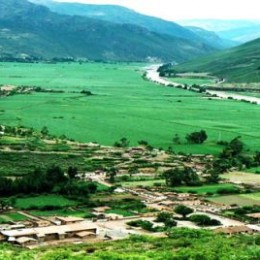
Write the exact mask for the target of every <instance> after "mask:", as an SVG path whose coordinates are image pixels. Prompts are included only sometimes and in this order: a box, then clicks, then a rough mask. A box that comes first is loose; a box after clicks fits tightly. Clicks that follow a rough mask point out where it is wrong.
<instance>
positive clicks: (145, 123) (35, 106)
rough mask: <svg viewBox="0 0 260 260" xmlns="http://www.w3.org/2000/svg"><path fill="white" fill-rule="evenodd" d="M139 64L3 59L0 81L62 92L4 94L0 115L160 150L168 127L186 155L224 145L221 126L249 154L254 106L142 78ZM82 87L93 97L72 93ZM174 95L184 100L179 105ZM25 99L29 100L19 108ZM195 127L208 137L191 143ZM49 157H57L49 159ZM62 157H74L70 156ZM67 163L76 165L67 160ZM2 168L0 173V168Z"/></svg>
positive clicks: (255, 132)
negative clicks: (188, 137)
mask: <svg viewBox="0 0 260 260" xmlns="http://www.w3.org/2000/svg"><path fill="white" fill-rule="evenodd" d="M143 66H144V64H126V63H120V64H104V63H84V64H82V65H79V64H78V63H71V64H67V63H57V64H44V63H38V64H24V63H3V66H2V67H1V71H2V74H1V78H0V84H12V85H18V86H19V85H27V86H35V85H36V86H41V87H42V88H46V89H49V88H50V89H55V90H63V91H64V93H38V92H37V93H34V94H33V95H31V96H30V99H28V97H27V96H25V95H15V96H12V97H8V98H4V102H2V103H1V108H3V109H4V110H5V113H0V120H1V122H2V124H7V125H17V124H18V123H19V122H22V124H23V125H26V126H27V127H34V128H35V129H37V130H38V131H40V130H41V129H42V127H43V126H48V130H49V132H50V133H52V134H54V135H56V136H60V135H62V134H64V133H65V134H66V136H69V137H70V138H73V139H75V140H77V141H82V142H93V141H96V142H98V143H100V144H103V145H113V143H114V141H116V140H119V139H120V138H121V137H123V136H126V137H127V139H128V140H129V141H130V145H131V146H132V145H133V146H134V145H136V144H138V141H139V140H142V139H144V138H145V140H146V141H148V142H149V144H150V145H152V146H153V147H157V148H158V147H163V148H164V149H167V148H168V147H169V146H172V145H173V143H172V137H173V129H174V134H178V135H179V137H180V138H181V140H183V141H182V143H181V144H178V145H173V150H174V152H180V151H181V152H185V153H192V154H194V153H195V154H215V155H216V154H219V152H220V151H221V150H222V149H223V147H221V146H219V145H217V144H216V141H217V138H218V136H219V133H220V132H221V135H222V136H225V140H231V139H232V138H234V137H235V136H237V135H240V136H241V137H242V140H243V142H244V143H245V147H246V149H247V148H249V149H250V150H251V152H253V151H254V150H255V149H256V148H255V147H257V145H259V138H260V135H259V124H260V123H258V122H260V118H259V114H258V106H252V105H248V104H245V103H242V102H234V101H228V100H221V101H219V100H208V99H205V98H204V96H203V95H202V94H199V93H194V92H190V91H186V90H183V89H177V88H159V87H157V86H156V85H155V84H153V83H151V82H148V81H143V80H142V78H141V77H140V74H139V73H138V71H139V70H140V69H141V67H143ZM32 75H33V76H32ZM59 75H62V76H59ZM111 86H112V87H111ZM86 88H87V89H89V90H90V91H92V92H93V93H95V96H90V97H89V98H87V99H86V97H84V96H82V95H80V94H79V93H74V92H75V91H78V92H80V91H81V90H83V89H86ZM180 97H181V100H182V102H181V103H178V102H177V101H178V100H179V99H180ZM25 102H26V104H27V106H24V104H25ZM159 103H160V106H158V104H159ZM220 103H221V108H222V109H221V110H219V105H220ZM173 104H174V106H173ZM151 107H152V108H153V109H152V110H151ZM19 111H22V113H20V112H19ZM118 111H120V113H119V112H118ZM180 111H181V113H180ZM205 111H207V113H205ZM124 115H127V118H126V117H125V116H124ZM60 116H62V117H63V118H60ZM18 117H19V118H20V119H21V120H18ZM101 118H102V121H100V120H101ZM159 118H160V124H158V119H159ZM212 118H214V120H212ZM66 122H70V123H69V124H67V123H66ZM104 125H105V126H106V131H104ZM137 126H138V127H137ZM198 126H201V127H203V129H204V130H205V131H206V132H207V135H208V139H207V141H206V142H205V143H203V144H193V145H190V144H187V143H186V142H184V139H185V135H186V134H187V133H192V132H194V131H196V129H198ZM129 129H131V131H130V130H129ZM22 149H23V146H22ZM251 152H249V153H251ZM27 156H28V157H29V159H28V160H35V159H34V158H35V157H36V156H32V155H27ZM33 157H34V158H33ZM37 158H41V160H37V164H41V165H42V164H45V165H46V164H47V163H48V160H52V163H50V164H49V165H51V164H56V165H60V166H62V165H63V164H64V165H67V166H66V168H67V167H68V164H69V163H68V162H67V161H66V160H64V159H63V158H64V155H61V154H60V155H52V156H50V155H37ZM47 158H48V160H47ZM55 158H56V162H53V161H54V160H55ZM61 160H62V162H61ZM68 160H70V161H72V159H71V158H68ZM0 161H2V153H1V157H0ZM73 161H77V166H78V168H79V170H80V169H84V165H80V163H84V160H83V158H82V157H80V156H79V157H78V158H73ZM79 162H80V163H79ZM18 163H19V164H20V163H22V162H20V161H18ZM1 165H3V166H4V164H2V163H1ZM70 165H75V166H76V164H74V163H72V162H71V163H70ZM1 167H2V166H0V171H1V172H5V171H4V169H3V170H2V168H1ZM14 167H16V165H15V164H14ZM62 167H63V166H62ZM85 167H91V165H85ZM5 169H6V168H5ZM9 171H10V169H9ZM13 172H19V170H17V171H15V170H14V171H13Z"/></svg>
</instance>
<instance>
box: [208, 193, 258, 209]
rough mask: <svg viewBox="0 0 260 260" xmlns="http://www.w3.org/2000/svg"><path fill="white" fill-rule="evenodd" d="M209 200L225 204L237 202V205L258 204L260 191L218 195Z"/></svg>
mask: <svg viewBox="0 0 260 260" xmlns="http://www.w3.org/2000/svg"><path fill="white" fill-rule="evenodd" d="M209 200H210V201H213V202H217V203H224V204H226V205H232V204H237V205H239V206H253V205H260V193H259V192H258V193H250V194H238V195H227V196H219V197H214V198H209Z"/></svg>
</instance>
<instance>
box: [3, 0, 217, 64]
mask: <svg viewBox="0 0 260 260" xmlns="http://www.w3.org/2000/svg"><path fill="white" fill-rule="evenodd" d="M0 46H1V48H0V57H1V58H2V60H3V59H8V58H10V57H16V58H25V57H37V58H40V59H46V58H47V59H50V58H54V57H59V58H60V57H63V58H64V57H72V58H86V59H90V60H117V61H148V60H153V61H154V60H155V61H157V62H158V61H161V60H163V61H172V60H174V61H178V62H180V61H185V60H188V59H191V58H194V57H196V56H200V55H203V54H206V53H209V52H211V51H213V50H214V48H212V47H210V46H207V45H205V44H201V43H198V44H197V45H196V44H194V43H191V42H190V41H188V40H187V39H183V38H178V37H173V36H169V35H163V34H158V33H154V32H151V31H149V30H148V29H146V28H143V27H138V26H136V25H130V24H115V23H111V22H106V21H101V20H96V19H92V18H87V17H82V16H67V15H60V14H57V13H53V12H51V11H50V10H49V9H48V8H46V7H44V6H40V5H35V4H32V3H29V2H28V1H26V0H9V1H0Z"/></svg>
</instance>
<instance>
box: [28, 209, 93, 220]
mask: <svg viewBox="0 0 260 260" xmlns="http://www.w3.org/2000/svg"><path fill="white" fill-rule="evenodd" d="M29 213H30V214H31V215H33V216H39V217H51V216H64V217H80V218H91V217H92V216H93V215H92V214H91V210H90V209H81V210H73V209H70V208H68V209H66V208H65V209H57V210H44V211H43V210H31V211H29Z"/></svg>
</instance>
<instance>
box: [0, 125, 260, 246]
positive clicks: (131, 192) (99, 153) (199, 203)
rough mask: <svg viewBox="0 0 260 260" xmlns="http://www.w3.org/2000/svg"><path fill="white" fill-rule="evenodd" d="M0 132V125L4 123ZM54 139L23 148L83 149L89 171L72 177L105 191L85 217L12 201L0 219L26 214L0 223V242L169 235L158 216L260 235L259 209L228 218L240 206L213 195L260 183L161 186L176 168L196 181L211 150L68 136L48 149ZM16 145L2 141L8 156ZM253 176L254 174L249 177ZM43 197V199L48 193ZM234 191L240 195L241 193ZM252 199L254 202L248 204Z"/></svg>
mask: <svg viewBox="0 0 260 260" xmlns="http://www.w3.org/2000/svg"><path fill="white" fill-rule="evenodd" d="M2 129H3V130H5V128H2ZM24 131H25V130H23V131H19V137H18V138H20V142H23V141H24V140H25V139H26V138H24V137H23V135H24ZM3 133H4V132H3ZM16 138H17V137H16ZM43 140H44V139H43ZM121 141H122V140H121ZM55 142H57V140H56V141H55ZM55 142H54V141H53V140H44V144H45V150H41V151H39V150H38V149H35V150H34V151H28V150H27V149H28V148H27V147H26V145H24V146H23V147H24V148H23V150H22V151H23V153H25V152H28V154H30V155H34V156H43V155H44V156H45V155H49V154H51V156H55V155H59V156H60V155H61V154H62V155H63V154H70V153H71V154H73V156H74V157H76V156H78V157H82V156H84V154H86V151H87V157H86V158H84V160H85V164H90V165H91V168H89V170H87V171H86V170H85V171H84V170H79V171H78V172H77V175H76V176H75V180H77V181H80V182H83V183H95V184H96V185H100V187H103V190H104V191H100V192H98V193H97V194H96V195H91V197H90V200H91V203H92V204H93V205H94V206H92V207H90V209H88V210H90V211H91V212H90V217H88V218H85V217H84V216H83V217H79V216H76V215H73V214H72V215H70V213H66V214H65V215H64V214H62V215H59V211H56V212H55V211H53V214H52V213H51V214H47V215H46V212H45V211H41V212H38V213H37V214H35V212H34V211H30V210H26V209H25V210H23V209H19V208H16V207H15V206H12V207H6V208H5V209H2V210H5V211H4V212H1V214H0V218H3V217H5V215H4V214H8V213H9V212H10V213H11V214H13V213H14V214H20V215H22V216H24V217H25V218H26V219H25V220H15V219H14V220H12V221H10V220H9V221H7V223H2V224H0V240H1V241H2V242H8V243H11V244H14V245H18V246H22V247H27V248H34V247H38V246H46V245H58V244H64V243H75V244H78V243H83V242H96V241H107V240H118V239H123V238H127V237H129V236H130V235H132V234H139V235H143V234H146V235H151V236H155V237H158V236H159V237H160V236H162V237H163V236H165V235H166V232H167V229H166V228H165V229H160V228H162V227H164V224H163V223H162V222H158V221H157V220H156V219H157V218H158V215H160V213H167V214H170V216H171V219H172V220H173V221H174V222H176V226H174V227H173V228H178V227H186V228H192V229H200V228H203V229H204V228H206V229H212V230H214V232H216V233H224V234H227V235H232V234H240V233H243V234H244V233H246V234H247V233H249V234H251V233H258V232H260V226H259V218H260V215H259V212H255V211H252V212H251V211H250V212H249V213H247V212H246V213H245V217H246V219H244V220H243V219H237V218H236V217H233V216H227V215H225V212H229V213H230V212H232V210H236V209H237V208H239V207H240V205H237V204H235V203H233V204H231V203H225V201H224V200H223V202H222V201H221V194H218V193H217V192H218V191H219V189H221V188H222V189H223V187H229V188H234V189H235V191H238V189H239V190H241V192H242V193H243V191H244V190H245V189H247V190H248V188H249V187H250V189H251V190H252V194H255V193H254V192H255V191H256V192H257V191H258V190H259V183H258V182H256V181H254V182H253V183H252V182H247V183H243V182H240V183H239V184H233V183H232V182H231V181H230V180H227V179H222V180H221V182H220V183H219V184H217V185H215V186H216V191H213V190H212V188H215V186H214V185H202V186H198V187H196V186H195V187H187V189H186V190H185V189H184V188H185V187H184V188H182V187H177V188H176V189H173V188H170V187H167V186H165V179H164V177H163V175H162V173H163V172H165V171H167V170H171V169H174V168H180V167H181V168H185V167H186V168H192V169H193V171H194V172H196V174H198V176H199V177H200V178H201V179H203V178H205V172H206V169H207V168H208V167H209V165H211V164H212V162H213V160H214V156H212V155H183V154H174V153H171V152H167V151H164V150H160V149H154V148H150V147H148V145H147V144H140V145H139V146H137V147H120V146H119V147H117V146H114V147H108V146H100V145H98V144H95V143H88V144H81V143H76V142H73V141H66V145H68V146H69V147H70V150H69V151H66V152H60V151H59V152H56V153H55V152H54V151H50V149H51V148H50V147H52V146H53V145H54V144H55ZM59 142H64V141H62V140H61V141H59ZM14 147H15V146H14V145H13V144H11V145H10V144H4V145H1V152H2V153H3V154H4V153H8V154H12V155H13V154H16V153H19V152H17V151H16V150H15V149H14ZM76 158H77V157H76ZM79 165H80V164H79ZM247 176H250V174H248V175H247ZM11 178H13V177H11ZM253 178H255V177H254V176H253ZM226 185H228V186H226ZM200 188H201V189H205V192H203V193H200V192H199V189H200ZM208 188H210V190H209V191H207V189H208ZM182 189H184V190H182ZM196 189H197V190H196ZM224 192H225V191H224ZM224 195H225V193H224ZM46 196H47V200H48V196H49V195H46ZM234 196H237V198H238V197H239V196H241V195H240V194H238V195H234ZM211 197H212V198H213V199H212V200H211ZM215 197H216V198H217V199H218V198H220V201H219V200H218V201H214V199H215ZM21 199H23V198H21ZM127 200H133V201H134V202H138V203H139V204H140V205H142V209H145V210H139V211H138V210H137V209H136V210H135V208H131V210H128V212H126V211H125V210H120V209H119V208H118V207H117V206H116V204H119V203H121V204H122V205H124V201H126V202H127ZM113 201H114V202H113ZM254 203H255V202H254V200H253V202H252V205H254ZM139 204H138V205H139ZM255 204H256V205H259V202H257V201H256V203H255ZM95 205H96V206H95ZM180 205H181V206H184V207H187V208H189V209H190V210H191V213H189V214H188V215H187V216H186V217H185V218H182V216H181V215H180V214H178V213H176V212H175V209H176V207H178V206H180ZM47 206H48V204H47ZM69 209H71V213H73V211H76V210H77V208H75V207H74V208H73V207H70V208H69ZM85 209H87V208H83V212H84V210H85ZM50 212H52V211H50ZM126 213H127V214H126ZM192 215H203V216H205V215H206V216H207V217H208V218H209V219H211V220H215V221H217V222H216V223H218V224H217V225H210V226H207V225H205V226H203V225H198V224H197V223H195V222H193V221H191V218H190V217H191V216H192ZM138 221H141V222H145V223H150V225H151V227H152V228H153V229H154V230H155V228H156V227H159V229H158V230H156V231H154V230H153V231H149V230H146V229H144V228H142V227H140V226H133V225H131V222H138Z"/></svg>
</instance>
